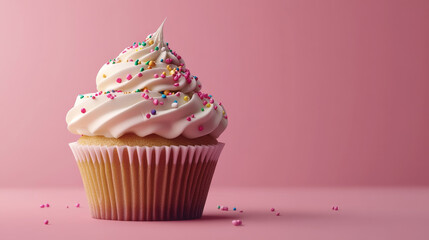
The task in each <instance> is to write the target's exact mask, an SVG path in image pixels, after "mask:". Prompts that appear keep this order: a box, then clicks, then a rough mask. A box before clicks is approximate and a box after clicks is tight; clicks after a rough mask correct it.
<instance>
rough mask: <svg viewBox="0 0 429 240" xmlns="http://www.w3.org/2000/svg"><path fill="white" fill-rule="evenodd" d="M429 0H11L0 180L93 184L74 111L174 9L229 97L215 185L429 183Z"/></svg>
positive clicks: (187, 50)
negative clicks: (115, 60)
mask: <svg viewBox="0 0 429 240" xmlns="http://www.w3.org/2000/svg"><path fill="white" fill-rule="evenodd" d="M428 12H429V2H428V1H405V0H404V1H339V0H338V1H317V0H314V1H280V0H279V1H273V0H269V1H246V2H244V1H231V0H228V1H223V0H222V1H220V0H218V1H212V2H206V1H98V2H96V1H93V2H92V1H91V2H89V1H68V2H61V3H59V2H56V1H1V2H0V29H1V37H0V50H1V58H0V76H1V77H0V83H1V84H0V86H1V87H2V91H1V95H0V109H1V110H2V111H1V112H2V114H1V117H0V132H1V134H2V136H1V138H0V141H1V144H0V152H1V154H2V156H1V158H0V161H1V166H0V187H40V186H53V187H54V186H81V185H82V184H81V180H80V177H79V173H78V170H77V167H76V166H75V162H74V159H73V156H72V153H71V151H70V149H69V148H68V145H67V144H68V143H69V142H72V141H74V140H76V139H77V136H75V135H72V134H70V133H69V132H68V131H67V129H66V123H65V115H66V113H67V111H68V110H69V109H70V108H71V107H72V105H73V103H74V100H75V97H76V95H77V94H79V93H87V92H93V91H95V90H96V89H95V75H96V73H97V72H98V70H99V68H100V67H101V66H102V64H103V63H104V62H105V61H106V60H108V59H109V58H112V57H115V56H116V55H117V54H118V53H119V52H120V51H121V50H122V49H123V48H124V47H126V46H128V45H130V44H131V43H132V42H134V41H141V40H143V39H144V38H145V36H146V35H147V34H148V33H151V32H153V31H155V30H156V29H157V27H158V26H159V24H160V23H161V22H162V20H163V19H164V18H165V17H168V20H167V22H166V25H165V38H166V39H167V41H168V42H169V43H170V44H171V46H172V48H173V49H174V50H177V51H178V52H179V53H180V54H181V55H182V56H183V57H184V59H185V61H186V63H187V65H188V66H189V68H190V69H191V70H192V72H193V73H195V74H196V75H198V76H199V78H200V79H201V81H202V83H203V90H205V91H208V92H210V93H212V94H213V95H214V96H215V97H216V98H217V99H221V100H222V102H223V103H224V105H225V106H226V108H227V110H228V115H229V119H230V121H229V127H228V128H227V130H226V131H225V133H224V134H223V135H222V136H221V138H220V140H221V141H223V142H225V143H227V146H226V148H225V150H224V152H223V154H222V155H221V161H220V163H219V165H218V169H217V172H216V174H215V178H214V181H213V185H214V186H273V187H274V186H328V185H329V186H352V185H353V186H355V185H383V186H393V185H429V178H428V176H427V169H428V168H429V161H428V156H429V126H428V122H429V26H428V23H429V14H428Z"/></svg>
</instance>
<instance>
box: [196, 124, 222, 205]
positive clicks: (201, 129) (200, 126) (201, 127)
mask: <svg viewBox="0 0 429 240" xmlns="http://www.w3.org/2000/svg"><path fill="white" fill-rule="evenodd" d="M199 128H202V126H200V127H199ZM200 131H202V129H201V130H200ZM220 210H222V211H228V207H227V206H222V207H221V208H220Z"/></svg>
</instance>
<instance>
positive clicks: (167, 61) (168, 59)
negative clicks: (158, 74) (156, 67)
mask: <svg viewBox="0 0 429 240" xmlns="http://www.w3.org/2000/svg"><path fill="white" fill-rule="evenodd" d="M172 62H173V59H171V58H167V59H165V63H167V64H170V63H172Z"/></svg>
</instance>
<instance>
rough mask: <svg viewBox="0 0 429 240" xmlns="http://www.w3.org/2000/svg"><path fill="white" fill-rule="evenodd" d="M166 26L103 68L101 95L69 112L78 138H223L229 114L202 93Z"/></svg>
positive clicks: (87, 96) (79, 102)
mask: <svg viewBox="0 0 429 240" xmlns="http://www.w3.org/2000/svg"><path fill="white" fill-rule="evenodd" d="M164 22H165V20H164ZM164 22H163V23H162V24H161V25H160V26H159V28H158V30H157V31H156V32H154V33H153V34H150V35H148V37H147V38H146V39H145V41H143V42H134V43H133V44H132V45H131V46H129V47H127V48H125V49H124V50H123V51H121V53H119V55H118V56H117V57H116V58H113V59H110V60H109V61H108V62H106V63H105V64H104V65H103V66H102V67H101V69H100V71H99V72H98V74H97V77H96V83H97V90H98V92H96V93H90V94H84V95H80V96H78V97H77V99H76V102H75V105H74V107H73V108H72V109H71V110H70V111H69V112H68V113H67V117H66V121H67V124H68V129H69V130H70V131H71V132H72V133H76V134H83V135H87V136H95V135H103V136H106V137H115V138H118V137H120V136H122V135H124V134H126V133H134V134H136V135H138V136H140V137H144V136H146V135H149V134H157V135H159V136H162V137H165V138H175V137H178V136H179V135H183V136H185V137H187V138H197V137H201V136H204V135H211V136H213V137H216V138H217V137H218V136H219V135H220V134H221V133H222V132H223V131H224V129H225V128H226V126H227V115H226V113H225V109H224V108H223V106H222V105H221V103H217V102H216V101H215V99H214V98H213V97H212V95H209V94H206V93H203V92H201V83H200V81H199V80H198V77H196V76H193V75H192V74H191V72H190V70H189V69H188V68H187V67H186V65H185V62H184V60H183V58H182V57H181V56H180V55H178V54H177V53H176V52H175V51H173V50H171V49H170V47H169V44H168V43H164V36H163V28H164Z"/></svg>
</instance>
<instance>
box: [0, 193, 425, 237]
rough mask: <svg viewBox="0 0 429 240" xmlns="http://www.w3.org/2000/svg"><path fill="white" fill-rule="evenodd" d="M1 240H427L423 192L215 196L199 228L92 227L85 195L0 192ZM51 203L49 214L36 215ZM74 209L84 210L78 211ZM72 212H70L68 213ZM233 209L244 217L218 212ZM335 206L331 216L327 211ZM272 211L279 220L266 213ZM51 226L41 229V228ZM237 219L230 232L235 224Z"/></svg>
mask: <svg viewBox="0 0 429 240" xmlns="http://www.w3.org/2000/svg"><path fill="white" fill-rule="evenodd" d="M0 199H2V207H1V208H0V216H1V217H0V238H1V239H4V240H9V239H105V240H107V239H130V240H131V239H172V236H174V237H173V238H174V239H176V240H180V239H187V240H191V239H282V240H283V239H294V240H300V239H348V240H352V239H357V240H361V239H377V240H379V239H389V240H395V239H401V240H403V239H427V236H429V229H428V228H427V223H428V221H429V207H428V204H427V203H428V202H429V189H428V188H348V189H345V188H289V189H282V188H277V189H276V188H270V189H266V188H264V189H262V188H253V189H249V188H247V189H246V188H241V189H239V188H236V189H232V188H230V189H226V188H223V189H213V191H211V192H210V194H209V198H208V202H207V204H206V208H205V211H204V214H203V218H202V219H199V220H189V221H174V222H118V221H106V220H95V219H92V218H90V217H89V215H90V213H89V209H88V205H87V203H86V200H85V194H84V191H83V189H32V190H25V189H21V190H16V189H15V190H7V189H2V190H0ZM46 202H48V203H49V204H50V205H51V206H50V207H49V208H43V209H41V208H39V205H40V204H43V203H46ZM76 202H80V203H81V207H80V208H75V207H74V204H75V203H76ZM66 205H69V206H70V208H68V209H67V208H66ZM217 205H227V206H228V207H229V209H231V208H232V207H233V206H236V207H237V208H238V210H244V212H243V213H239V212H234V211H228V212H225V211H220V210H218V209H217ZM333 205H335V206H339V210H338V211H333V210H332V209H331V208H332V206H333ZM272 207H274V208H275V209H276V212H280V216H276V215H275V212H271V211H270V209H271V208H272ZM45 219H48V220H49V225H44V223H43V222H44V220H45ZM234 219H241V220H242V222H243V226H240V227H235V226H233V225H232V220H234Z"/></svg>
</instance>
